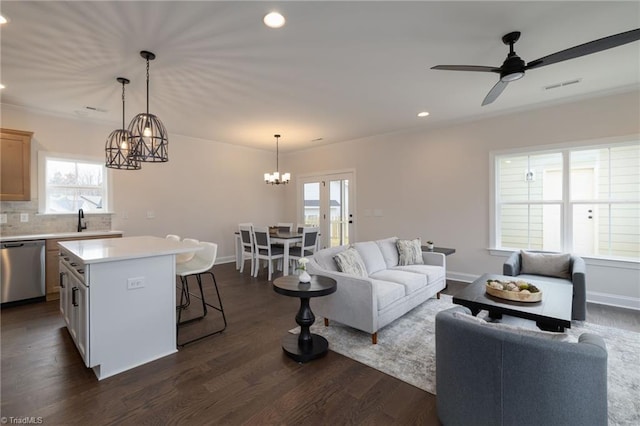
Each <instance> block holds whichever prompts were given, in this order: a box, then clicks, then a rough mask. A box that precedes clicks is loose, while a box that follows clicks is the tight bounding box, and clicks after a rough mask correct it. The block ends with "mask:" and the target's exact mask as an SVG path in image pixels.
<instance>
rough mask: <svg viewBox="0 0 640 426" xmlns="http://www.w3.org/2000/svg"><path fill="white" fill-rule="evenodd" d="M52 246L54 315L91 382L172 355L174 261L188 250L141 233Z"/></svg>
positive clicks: (189, 248)
mask: <svg viewBox="0 0 640 426" xmlns="http://www.w3.org/2000/svg"><path fill="white" fill-rule="evenodd" d="M58 245H59V247H60V271H61V272H60V292H61V295H60V312H61V313H62V315H63V317H64V320H65V323H66V324H67V328H68V330H69V333H70V334H71V337H72V338H73V340H74V342H75V344H76V347H77V348H78V350H79V352H80V354H81V355H82V358H83V360H84V362H85V365H86V366H87V367H89V368H92V369H93V371H94V373H95V375H96V376H97V377H98V379H99V380H102V379H105V378H107V377H110V376H112V375H114V374H118V373H120V372H123V371H126V370H129V369H131V368H134V367H137V366H139V365H142V364H145V363H147V362H150V361H153V360H155V359H158V358H161V357H164V356H166V355H170V354H172V353H175V352H176V351H177V348H176V288H175V285H176V268H175V256H176V254H179V253H187V252H192V251H194V247H193V246H187V245H184V244H183V243H181V242H176V241H170V240H167V239H165V238H158V237H148V236H145V237H128V238H105V239H93V240H79V241H65V242H60V243H58ZM195 249H197V248H195Z"/></svg>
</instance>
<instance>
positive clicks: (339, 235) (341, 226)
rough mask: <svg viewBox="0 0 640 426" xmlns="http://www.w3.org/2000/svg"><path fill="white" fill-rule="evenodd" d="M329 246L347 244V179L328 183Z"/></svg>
mask: <svg viewBox="0 0 640 426" xmlns="http://www.w3.org/2000/svg"><path fill="white" fill-rule="evenodd" d="M329 224H330V225H329V243H330V244H329V246H330V247H337V246H341V245H344V244H349V179H338V180H330V181H329Z"/></svg>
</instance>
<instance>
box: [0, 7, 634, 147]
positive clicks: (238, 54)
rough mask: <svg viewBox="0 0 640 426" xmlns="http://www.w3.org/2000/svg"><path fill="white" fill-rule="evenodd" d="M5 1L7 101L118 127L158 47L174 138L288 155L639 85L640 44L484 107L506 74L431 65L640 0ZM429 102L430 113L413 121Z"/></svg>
mask: <svg viewBox="0 0 640 426" xmlns="http://www.w3.org/2000/svg"><path fill="white" fill-rule="evenodd" d="M273 10H277V11H279V12H281V13H282V14H283V15H284V16H285V17H286V19H287V23H286V25H285V26H284V27H283V28H281V29H269V28H267V27H266V26H265V25H264V24H263V23H262V17H263V16H264V15H265V14H266V13H267V12H270V11H273ZM1 12H2V14H3V15H5V16H6V17H8V18H9V19H10V22H9V23H8V24H5V25H3V26H2V30H1V31H2V32H1V36H2V38H1V42H2V45H1V48H2V50H1V55H2V56H1V74H0V79H1V82H2V83H3V84H4V85H5V86H6V88H5V89H3V90H2V93H1V95H2V99H1V101H2V103H4V104H13V105H20V106H25V107H28V108H33V109H38V110H42V111H46V112H52V113H56V114H69V115H71V116H77V117H79V118H81V119H90V120H99V121H104V122H107V123H109V124H110V125H113V126H114V128H116V127H119V125H120V122H121V115H122V110H121V96H120V94H121V86H120V84H119V83H117V82H116V77H119V76H122V77H126V78H129V79H130V80H131V81H132V82H131V84H129V85H128V86H127V118H126V120H127V123H128V121H129V120H130V119H131V118H132V117H133V115H134V114H136V113H138V112H142V111H143V110H144V109H145V68H146V65H145V61H144V60H143V59H142V58H141V57H140V55H139V51H140V50H150V51H152V52H154V53H155V54H156V55H157V59H156V60H155V61H152V62H151V64H150V67H151V70H150V75H151V95H150V112H152V113H155V114H156V115H157V116H158V117H159V118H160V119H161V120H162V121H163V123H164V124H165V126H166V127H167V130H168V132H169V135H170V137H171V134H181V135H188V136H192V137H197V138H202V139H207V140H215V141H220V142H226V143H233V144H240V145H246V146H252V147H256V148H262V149H268V150H273V149H275V143H274V141H275V140H274V138H273V134H274V133H281V134H282V138H281V139H280V147H281V150H283V151H287V150H294V149H304V148H308V147H312V146H317V145H319V144H327V143H335V142H341V141H345V140H350V139H355V138H360V137H365V136H369V135H374V134H382V133H387V132H393V131H397V130H401V129H406V128H410V127H415V126H423V127H425V128H428V127H429V126H436V125H439V124H442V123H450V122H454V121H457V120H466V119H470V118H477V117H481V116H488V115H496V114H504V113H506V112H508V111H513V110H514V109H519V110H522V109H527V108H533V107H537V106H540V105H542V104H548V103H557V102H563V101H567V100H572V99H577V98H580V97H584V96H596V95H601V94H605V93H609V92H620V91H626V90H633V89H637V88H638V87H639V85H640V42H634V43H631V44H627V45H625V46H621V47H617V48H614V49H610V50H607V51H604V52H600V53H597V54H593V55H589V56H585V57H582V58H577V59H574V60H570V61H566V62H562V63H558V64H554V65H550V66H548V67H543V68H540V69H535V70H530V71H528V72H527V75H526V76H525V77H524V78H523V79H522V80H519V81H516V82H514V83H512V84H510V85H509V87H508V88H507V89H506V90H505V91H504V93H503V94H502V95H501V96H500V97H499V98H498V100H497V101H496V102H494V103H493V104H491V105H488V106H485V107H481V106H480V103H481V102H482V99H483V98H484V96H485V95H486V93H487V92H488V91H489V89H491V87H492V86H493V85H494V84H495V82H496V81H497V78H498V76H497V75H495V74H490V73H470V72H454V71H436V70H430V69H429V68H430V67H432V66H434V65H438V64H464V65H489V66H500V65H501V64H502V62H503V61H504V59H505V57H506V55H507V52H508V46H505V45H504V44H502V41H501V36H502V35H503V34H505V33H507V32H510V31H514V30H518V31H521V32H522V36H521V38H520V41H518V43H517V44H516V46H515V49H516V52H517V53H518V55H519V56H520V57H522V59H523V60H524V61H525V62H530V61H532V60H534V59H537V58H539V57H542V56H546V55H548V54H550V53H554V52H556V51H559V50H563V49H566V48H568V47H572V46H575V45H578V44H582V43H585V42H588V41H591V40H594V39H598V38H601V37H605V36H609V35H612V34H616V33H620V32H623V31H628V30H631V29H634V28H638V27H640V2H637V1H626V2H616V1H606V2H591V1H585V2H578V1H569V2H520V1H513V2H501V1H498V2H482V1H472V2H455V1H448V2H428V1H422V2H398V1H385V2H359V1H352V2H335V1H324V2H310V1H298V2H287V1H280V2H270V1H262V2H244V1H228V2H223V1H200V2H186V1H163V2H130V1H125V2H117V1H110V2H89V1H85V2H50V1H42V2H35V1H25V0H20V1H17V2H16V1H7V0H3V1H2V4H1ZM576 78H580V79H582V80H581V82H580V83H579V84H574V85H569V86H565V87H562V88H558V89H554V90H548V91H545V90H543V87H544V86H548V85H552V84H554V83H560V82H564V81H569V80H573V79H576ZM87 106H89V107H95V108H99V109H102V110H106V112H95V111H90V110H87V109H86V107H87ZM422 110H426V111H429V112H430V113H431V115H430V116H429V117H427V118H417V117H416V114H417V113H418V112H420V111H422ZM106 136H107V135H105V138H106ZM317 138H322V141H313V140H314V139H317ZM100 142H102V141H100Z"/></svg>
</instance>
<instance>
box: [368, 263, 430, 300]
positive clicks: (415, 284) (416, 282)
mask: <svg viewBox="0 0 640 426" xmlns="http://www.w3.org/2000/svg"><path fill="white" fill-rule="evenodd" d="M369 277H370V278H373V279H376V280H383V281H391V282H394V283H398V284H402V285H403V286H404V288H405V294H411V293H413V292H414V291H416V290H418V289H421V288H423V287H425V286H426V285H427V277H426V276H425V275H423V274H416V273H413V272H408V271H400V270H397V269H383V270H382V271H378V272H376V273H374V274H369Z"/></svg>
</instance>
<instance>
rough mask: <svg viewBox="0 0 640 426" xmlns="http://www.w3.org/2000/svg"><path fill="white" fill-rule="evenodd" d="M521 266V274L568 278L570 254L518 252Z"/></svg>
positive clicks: (569, 275) (569, 276)
mask: <svg viewBox="0 0 640 426" xmlns="http://www.w3.org/2000/svg"><path fill="white" fill-rule="evenodd" d="M520 257H521V259H522V266H521V268H520V273H521V274H530V275H545V276H547V277H558V278H565V279H570V278H571V274H570V273H569V271H570V268H571V255H570V254H569V253H532V252H530V251H524V250H522V251H521V252H520Z"/></svg>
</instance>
